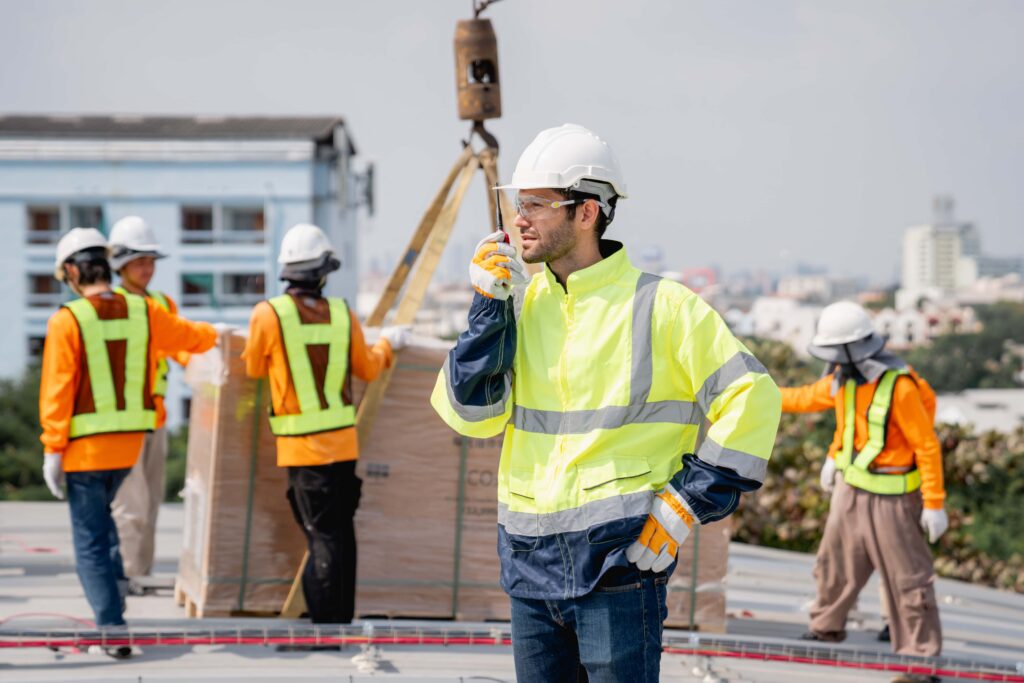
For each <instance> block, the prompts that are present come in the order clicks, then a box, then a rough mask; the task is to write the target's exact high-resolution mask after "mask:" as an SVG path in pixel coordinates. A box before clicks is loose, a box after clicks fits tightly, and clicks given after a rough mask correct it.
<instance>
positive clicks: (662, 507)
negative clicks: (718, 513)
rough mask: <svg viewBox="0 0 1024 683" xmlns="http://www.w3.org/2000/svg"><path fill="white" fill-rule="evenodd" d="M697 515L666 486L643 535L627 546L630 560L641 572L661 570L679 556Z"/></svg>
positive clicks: (658, 498) (656, 500) (642, 532)
mask: <svg viewBox="0 0 1024 683" xmlns="http://www.w3.org/2000/svg"><path fill="white" fill-rule="evenodd" d="M695 520H696V516H695V515H694V514H693V512H692V511H691V510H690V506H689V505H687V504H686V501H684V500H683V498H682V497H681V496H680V495H679V494H678V493H676V492H675V490H674V489H673V488H672V487H670V486H666V487H665V488H664V489H662V490H661V491H660V492H659V493H658V494H657V495H656V496H655V497H654V502H653V503H652V504H651V514H650V516H648V517H647V523H646V524H644V528H643V530H641V531H640V538H638V539H637V540H636V542H635V543H633V545H631V546H629V548H627V549H626V559H627V560H629V561H630V562H632V563H633V564H635V565H636V567H637V569H639V570H641V571H647V570H648V569H649V570H651V571H652V572H660V571H664V570H665V569H668V566H669V565H670V564H672V562H673V561H674V560H675V559H676V553H677V552H679V546H681V545H682V544H683V542H684V541H686V537H687V536H689V535H690V529H692V528H693V525H694V523H695Z"/></svg>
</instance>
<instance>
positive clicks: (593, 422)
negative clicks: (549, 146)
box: [432, 241, 779, 599]
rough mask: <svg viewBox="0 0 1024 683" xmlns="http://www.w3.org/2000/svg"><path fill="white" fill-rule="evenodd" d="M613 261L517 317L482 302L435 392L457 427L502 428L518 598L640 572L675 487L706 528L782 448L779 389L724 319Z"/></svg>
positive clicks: (535, 288) (535, 290) (503, 533)
mask: <svg viewBox="0 0 1024 683" xmlns="http://www.w3.org/2000/svg"><path fill="white" fill-rule="evenodd" d="M602 253H603V255H605V258H604V259H603V260H602V261H600V262H598V263H597V264H595V265H592V266H590V267H588V268H585V269H583V270H580V271H577V272H575V273H573V274H572V275H570V276H569V278H568V282H567V287H566V288H564V289H563V287H562V286H561V285H560V284H559V283H558V282H557V281H556V280H555V278H554V275H553V274H552V273H551V271H550V270H549V269H547V268H545V270H544V272H543V273H541V274H538V275H535V276H534V278H533V280H532V281H531V283H530V284H529V285H528V287H527V289H526V291H525V294H524V297H523V302H522V310H521V313H520V315H519V317H518V320H515V318H514V315H513V312H512V309H513V306H512V302H511V301H506V302H500V301H494V300H490V299H486V298H484V297H481V296H479V295H477V297H476V298H475V299H474V303H473V307H472V309H471V311H470V316H469V330H468V331H467V332H466V333H464V334H463V335H462V336H460V338H459V341H458V343H457V344H456V347H455V349H453V350H452V352H451V353H450V354H449V356H448V359H447V361H446V363H445V366H444V368H443V369H442V372H441V374H440V376H439V377H438V382H437V384H436V386H435V389H434V393H433V396H432V404H433V406H434V408H435V410H437V412H438V414H439V415H441V417H442V418H443V419H444V420H445V421H446V422H447V423H448V424H449V425H450V426H451V427H452V428H453V429H455V430H456V431H458V432H459V433H461V434H463V435H466V436H470V437H476V438H486V437H491V436H495V435H497V434H500V433H504V437H505V438H504V445H503V448H502V456H501V462H500V465H499V470H498V510H499V511H498V522H499V553H500V554H501V559H502V585H503V587H504V588H505V590H506V591H507V592H509V593H510V594H511V595H513V596H516V597H524V598H542V599H561V598H566V597H578V596H580V595H585V594H586V593H588V592H590V590H592V589H593V587H594V586H595V585H596V583H597V581H598V580H599V579H600V577H601V575H602V574H604V573H605V572H606V571H607V570H608V569H610V568H612V567H615V566H626V565H627V564H628V561H627V560H626V559H625V549H626V548H627V547H628V546H629V545H630V544H631V543H632V542H633V541H634V540H635V539H636V537H637V535H638V534H639V532H640V529H641V527H642V526H643V523H644V521H645V520H646V517H647V515H648V513H649V511H650V508H651V501H652V499H653V497H654V495H655V493H656V492H658V491H660V490H661V489H663V488H664V487H665V486H666V485H669V484H671V485H672V487H673V488H675V489H676V490H677V491H679V493H680V495H682V496H683V497H684V498H685V499H686V501H687V503H689V504H690V507H691V509H692V510H693V511H694V513H695V514H696V516H697V518H698V520H699V521H700V522H702V523H703V522H709V521H712V520H715V519H719V518H721V517H723V516H725V515H727V514H729V513H730V512H732V510H733V509H735V506H736V504H737V502H738V494H739V493H740V492H742V491H746V490H752V489H754V488H757V486H759V485H760V482H761V481H762V480H763V479H764V475H765V471H766V468H767V463H768V457H769V454H770V453H771V449H772V445H773V443H774V439H775V430H776V428H777V426H778V419H779V393H778V389H777V388H776V387H775V384H774V383H773V382H772V380H771V378H770V377H769V376H768V375H767V373H766V372H765V370H764V367H763V366H762V365H761V364H760V363H759V362H758V361H757V359H756V358H754V357H753V356H752V355H751V354H750V352H749V351H748V350H747V349H746V348H745V347H744V346H743V344H741V343H740V342H739V341H738V340H737V339H736V338H735V337H734V336H733V335H732V333H731V332H730V331H729V329H728V328H727V327H726V325H725V323H724V322H723V321H722V319H721V318H720V317H719V316H718V314H717V313H715V312H714V311H713V310H712V309H711V308H710V307H709V306H708V305H707V304H706V303H705V302H704V301H702V300H701V299H700V298H699V297H697V296H696V295H694V294H693V293H692V292H690V291H689V290H688V289H686V288H685V287H683V286H682V285H680V284H678V283H675V282H671V281H668V280H663V279H661V278H659V277H656V276H653V275H649V274H646V273H642V272H641V271H639V270H637V269H636V268H634V267H633V266H632V265H631V264H630V262H629V260H628V258H627V256H626V253H625V250H624V249H622V248H621V245H619V244H618V243H614V242H608V241H604V242H602ZM705 418H706V419H707V420H708V421H709V422H710V427H709V429H708V431H707V434H706V437H705V438H704V440H703V442H702V444H701V446H700V448H699V449H698V450H697V453H696V457H695V456H694V455H693V452H694V449H695V445H696V441H697V435H698V430H699V428H700V425H701V423H702V422H703V421H704V419H705ZM684 462H685V466H684Z"/></svg>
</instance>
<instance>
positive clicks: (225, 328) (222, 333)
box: [213, 323, 235, 343]
mask: <svg viewBox="0 0 1024 683" xmlns="http://www.w3.org/2000/svg"><path fill="white" fill-rule="evenodd" d="M213 329H214V331H215V332H216V333H217V343H220V341H221V340H222V339H224V338H225V337H227V336H228V335H229V334H231V333H232V332H234V330H235V326H234V325H229V324H228V323H213Z"/></svg>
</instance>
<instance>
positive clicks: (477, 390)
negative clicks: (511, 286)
mask: <svg viewBox="0 0 1024 683" xmlns="http://www.w3.org/2000/svg"><path fill="white" fill-rule="evenodd" d="M512 307H513V303H512V298H511V297H509V298H508V299H506V300H505V301H499V300H497V299H488V298H487V297H485V296H483V295H481V294H480V293H479V292H478V293H477V294H475V295H474V297H473V303H472V305H471V306H470V308H469V329H467V330H466V331H465V332H463V333H462V334H460V335H459V339H458V341H457V342H456V343H455V348H454V349H452V350H451V351H450V352H449V354H448V363H447V365H448V381H449V383H450V387H451V391H452V393H453V394H454V397H455V400H456V401H458V402H459V403H460V404H462V405H463V406H492V405H494V404H496V403H501V402H502V401H504V400H505V399H506V398H507V396H506V394H507V392H508V374H509V373H510V372H511V370H512V361H513V360H514V359H515V353H516V320H515V312H514V311H513V308H512Z"/></svg>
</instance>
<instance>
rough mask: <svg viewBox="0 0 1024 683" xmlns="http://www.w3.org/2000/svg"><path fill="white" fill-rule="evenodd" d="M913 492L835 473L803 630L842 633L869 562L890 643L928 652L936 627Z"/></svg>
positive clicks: (938, 642) (905, 650)
mask: <svg viewBox="0 0 1024 683" xmlns="http://www.w3.org/2000/svg"><path fill="white" fill-rule="evenodd" d="M921 507H922V503H921V494H920V492H919V491H915V492H914V493H906V494H903V495H900V496H883V495H879V494H876V493H868V492H867V491H862V490H860V489H857V488H854V487H852V486H849V485H848V484H846V482H844V481H842V480H841V479H840V478H838V477H837V478H836V490H835V492H834V493H833V494H832V503H831V508H830V509H829V513H828V521H827V522H826V523H825V534H824V536H823V537H822V539H821V547H820V548H819V549H818V557H817V562H816V563H815V566H814V577H815V579H816V580H817V582H818V595H817V598H816V599H815V601H814V604H813V605H812V606H811V631H812V632H814V633H815V634H818V635H819V636H823V637H826V638H827V639H833V638H834V639H838V640H842V639H844V638H845V637H846V616H847V614H848V613H849V611H850V609H851V608H852V607H853V605H854V603H856V601H857V595H858V594H859V593H860V591H861V589H862V588H863V587H864V584H865V583H867V580H868V579H869V578H870V577H871V573H872V571H874V570H878V572H879V574H881V578H882V586H881V591H882V593H883V600H882V602H883V604H884V605H885V606H887V607H888V608H889V609H888V612H889V614H888V616H889V630H890V632H891V634H892V649H893V651H894V652H897V653H899V654H907V655H924V656H935V655H938V654H939V653H940V652H941V650H942V627H941V625H940V624H939V609H938V606H937V605H936V603H935V587H934V583H935V571H934V569H933V568H932V554H931V551H930V550H929V549H928V544H927V543H926V542H925V540H924V534H923V533H922V531H921V526H920V522H919V520H920V518H921Z"/></svg>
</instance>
